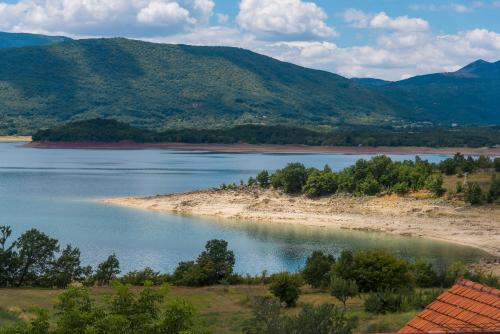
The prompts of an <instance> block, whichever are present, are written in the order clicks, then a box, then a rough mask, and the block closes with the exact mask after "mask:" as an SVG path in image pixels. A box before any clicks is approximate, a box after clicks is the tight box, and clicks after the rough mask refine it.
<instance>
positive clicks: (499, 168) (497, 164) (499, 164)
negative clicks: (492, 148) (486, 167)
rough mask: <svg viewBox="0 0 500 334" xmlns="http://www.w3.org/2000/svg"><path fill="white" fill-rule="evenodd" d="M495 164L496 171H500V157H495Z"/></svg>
mask: <svg viewBox="0 0 500 334" xmlns="http://www.w3.org/2000/svg"><path fill="white" fill-rule="evenodd" d="M493 166H495V171H496V172H500V158H495V160H493Z"/></svg>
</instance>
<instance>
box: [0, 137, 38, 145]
mask: <svg viewBox="0 0 500 334" xmlns="http://www.w3.org/2000/svg"><path fill="white" fill-rule="evenodd" d="M1 142H11V143H14V142H31V136H0V143H1Z"/></svg>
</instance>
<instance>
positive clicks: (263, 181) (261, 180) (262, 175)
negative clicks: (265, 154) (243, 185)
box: [256, 170, 270, 188]
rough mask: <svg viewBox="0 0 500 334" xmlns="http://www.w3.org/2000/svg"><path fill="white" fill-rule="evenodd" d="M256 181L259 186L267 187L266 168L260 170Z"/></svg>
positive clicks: (267, 173)
mask: <svg viewBox="0 0 500 334" xmlns="http://www.w3.org/2000/svg"><path fill="white" fill-rule="evenodd" d="M256 181H257V183H258V184H259V186H260V187H261V188H268V187H269V185H270V179H269V172H268V171H267V170H263V171H261V172H260V173H259V174H258V175H257V177H256Z"/></svg>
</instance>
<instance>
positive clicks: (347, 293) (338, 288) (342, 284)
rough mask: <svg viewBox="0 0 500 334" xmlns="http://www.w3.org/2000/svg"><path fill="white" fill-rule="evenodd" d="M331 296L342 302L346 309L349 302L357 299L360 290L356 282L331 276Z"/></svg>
mask: <svg viewBox="0 0 500 334" xmlns="http://www.w3.org/2000/svg"><path fill="white" fill-rule="evenodd" d="M330 294H331V295H332V296H334V297H335V298H337V299H338V300H340V301H341V302H342V305H343V306H344V309H345V308H346V302H347V300H348V299H349V298H353V297H356V296H357V295H358V294H359V289H358V286H357V284H356V282H355V281H353V280H346V279H343V278H342V277H339V276H337V275H331V277H330Z"/></svg>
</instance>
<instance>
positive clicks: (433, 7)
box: [410, 0, 500, 13]
mask: <svg viewBox="0 0 500 334" xmlns="http://www.w3.org/2000/svg"><path fill="white" fill-rule="evenodd" d="M498 7H500V1H498V0H495V1H468V2H466V3H445V4H442V3H441V4H413V5H411V6H410V9H411V10H414V11H427V12H444V11H448V12H449V11H452V12H456V13H468V12H472V11H474V10H476V9H488V8H498Z"/></svg>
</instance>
